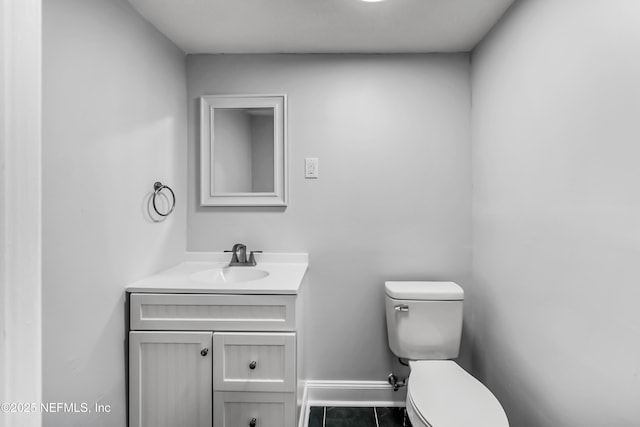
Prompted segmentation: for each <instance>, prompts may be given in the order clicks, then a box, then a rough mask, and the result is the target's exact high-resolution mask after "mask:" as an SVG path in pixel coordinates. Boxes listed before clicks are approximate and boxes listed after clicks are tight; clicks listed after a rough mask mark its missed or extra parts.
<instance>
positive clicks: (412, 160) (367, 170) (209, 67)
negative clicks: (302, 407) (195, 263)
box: [187, 54, 471, 380]
mask: <svg viewBox="0 0 640 427" xmlns="http://www.w3.org/2000/svg"><path fill="white" fill-rule="evenodd" d="M187 73H188V76H187V81H188V103H189V132H190V135H189V158H188V170H189V201H188V216H187V247H188V249H189V250H192V251H206V250H216V251H219V250H223V249H230V248H231V246H232V245H233V243H235V242H243V243H246V244H247V245H248V247H249V249H262V250H265V251H305V252H309V254H310V257H311V259H310V268H309V272H308V279H309V293H310V297H309V300H310V301H311V306H310V307H309V309H308V311H307V312H306V313H305V318H306V320H307V331H308V338H309V340H310V342H309V348H308V349H307V351H308V353H307V354H310V355H313V356H312V357H310V358H309V360H308V361H307V362H308V372H309V378H310V379H322V380H339V379H349V380H384V379H386V375H387V373H388V372H389V369H391V368H392V367H394V368H395V366H394V363H395V361H394V359H393V357H392V355H391V353H390V351H389V349H388V345H387V337H386V327H385V319H384V306H383V295H384V290H383V285H384V281H385V280H389V279H399V280H402V279H448V280H457V281H460V282H461V283H462V284H463V286H464V285H465V283H466V278H467V277H468V273H469V268H470V237H471V230H470V209H471V208H470V200H471V183H470V147H469V141H470V93H471V91H470V87H469V80H470V78H469V57H468V55H464V54H460V55H408V56H403V55H397V56H386V55H374V56H367V55H338V56H331V55H264V56H261V55H254V56H252V55H246V56H245V55H231V56H230V55H219V56H215V55H195V56H188V57H187ZM228 93H238V94H240V93H286V94H287V95H288V103H289V105H288V111H289V116H288V117H289V129H288V130H289V146H290V150H289V156H290V157H289V159H290V161H289V166H290V172H291V175H290V178H289V183H290V204H289V206H288V207H287V208H286V209H280V208H262V209H261V208H242V209H240V208H211V207H209V208H203V207H200V206H199V203H198V197H197V194H198V189H199V184H197V179H198V178H197V177H198V167H197V166H196V165H197V161H198V160H199V159H198V157H197V153H198V136H197V133H196V130H197V129H198V125H199V123H198V114H197V111H198V110H197V105H198V104H197V100H198V97H199V96H201V95H206V94H228ZM305 157H318V158H319V159H320V168H319V170H320V178H319V179H317V180H305V179H304V158H305Z"/></svg>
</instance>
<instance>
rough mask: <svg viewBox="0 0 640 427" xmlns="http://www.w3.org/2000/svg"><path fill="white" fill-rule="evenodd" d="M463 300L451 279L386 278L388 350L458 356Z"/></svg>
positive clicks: (410, 355)
mask: <svg viewBox="0 0 640 427" xmlns="http://www.w3.org/2000/svg"><path fill="white" fill-rule="evenodd" d="M463 300H464V291H463V290H462V288H461V287H460V286H458V285H457V284H456V283H454V282H424V281H423V282H385V310H386V316H387V333H388V337H389V347H390V348H391V351H392V352H393V353H394V354H395V355H396V356H397V357H401V358H404V359H410V360H439V359H453V358H456V357H458V353H459V350H460V336H461V334H462V304H463Z"/></svg>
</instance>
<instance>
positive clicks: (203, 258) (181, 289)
mask: <svg viewBox="0 0 640 427" xmlns="http://www.w3.org/2000/svg"><path fill="white" fill-rule="evenodd" d="M255 257H256V261H257V266H256V267H233V268H237V269H252V268H255V269H260V270H264V271H267V272H268V273H269V275H268V276H267V277H265V278H262V279H258V280H251V281H248V282H235V283H218V282H216V283H213V282H206V281H198V280H194V279H193V278H192V277H191V276H192V275H193V274H194V273H198V272H200V271H205V270H212V269H219V268H223V267H227V266H228V265H229V260H230V259H231V255H230V254H228V253H223V252H187V253H186V256H185V261H184V262H182V263H180V264H178V265H176V266H175V267H172V268H169V269H167V270H164V271H161V272H159V273H156V274H154V275H152V276H149V277H145V278H144V279H141V280H138V281H136V282H133V283H131V284H129V285H128V286H127V288H126V290H127V292H136V293H181V294H194V293H197V294H203V293H211V294H271V295H280V294H297V293H298V291H299V289H300V285H301V284H302V279H303V278H304V275H305V273H306V271H307V267H308V265H309V262H308V259H309V257H308V255H307V254H304V253H264V254H255Z"/></svg>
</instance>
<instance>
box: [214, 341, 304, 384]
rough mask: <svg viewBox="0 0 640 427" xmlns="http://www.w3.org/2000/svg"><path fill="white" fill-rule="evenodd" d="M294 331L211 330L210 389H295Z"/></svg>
mask: <svg viewBox="0 0 640 427" xmlns="http://www.w3.org/2000/svg"><path fill="white" fill-rule="evenodd" d="M295 346H296V335H295V333H293V332H289V333H231V332H227V333H226V332H216V333H214V334H213V360H214V363H213V366H214V367H213V371H214V372H213V378H214V381H213V389H214V390H225V391H276V392H289V391H291V392H292V391H295V390H296V350H295V349H296V347H295Z"/></svg>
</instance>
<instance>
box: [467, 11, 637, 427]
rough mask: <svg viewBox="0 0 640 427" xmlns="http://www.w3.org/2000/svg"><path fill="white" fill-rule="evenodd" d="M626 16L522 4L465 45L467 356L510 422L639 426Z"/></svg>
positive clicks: (631, 33) (633, 126)
mask: <svg viewBox="0 0 640 427" xmlns="http://www.w3.org/2000/svg"><path fill="white" fill-rule="evenodd" d="M639 22H640V6H638V4H637V2H631V1H613V2H612V1H605V0H593V1H588V2H576V1H563V2H558V1H553V0H540V1H531V2H526V1H523V2H519V3H518V4H517V5H516V7H515V8H514V9H513V10H512V11H511V13H509V14H508V16H507V17H506V18H505V19H504V20H503V22H502V23H501V24H500V26H499V27H498V28H497V29H496V30H494V31H493V33H492V34H491V36H490V37H489V38H488V39H487V40H486V41H485V42H484V43H483V44H482V46H481V47H480V48H479V49H478V50H476V51H475V52H474V54H473V61H472V62H473V77H472V87H473V183H474V199H473V200H474V202H473V226H474V228H473V230H474V233H473V274H474V286H473V287H471V288H470V289H471V290H472V295H471V297H472V298H473V303H474V307H475V308H476V309H474V310H473V318H472V319H471V322H469V325H470V326H471V327H472V328H473V331H472V335H473V336H474V339H475V340H474V342H475V344H474V346H473V352H472V353H473V356H474V367H475V372H476V373H477V374H478V375H479V376H480V377H481V378H483V379H484V380H486V382H487V383H488V385H489V386H490V387H491V388H492V389H493V390H494V391H495V392H496V393H497V395H498V397H499V398H500V399H501V401H502V403H503V404H504V406H505V408H506V410H507V413H508V415H509V417H510V419H511V425H512V426H513V427H543V426H544V427H548V426H554V427H574V426H579V425H584V426H597V425H606V426H612V427H613V426H615V427H622V426H629V427H630V426H638V425H640V408H639V406H638V402H640V381H639V375H640V340H639V339H638V325H640V310H638V301H639V300H640V286H638V277H639V273H640V271H639V266H640V263H639V262H638V260H640V198H639V197H638V182H640V168H639V167H638V159H639V158H640V144H639V143H638V142H639V141H640V127H638V119H639V118H640V84H639V83H638V76H640V55H638V52H640V25H638V23H639Z"/></svg>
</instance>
